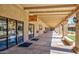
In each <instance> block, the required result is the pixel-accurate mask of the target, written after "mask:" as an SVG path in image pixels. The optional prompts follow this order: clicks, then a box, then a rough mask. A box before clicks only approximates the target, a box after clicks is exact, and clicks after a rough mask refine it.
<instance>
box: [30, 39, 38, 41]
mask: <svg viewBox="0 0 79 59" xmlns="http://www.w3.org/2000/svg"><path fill="white" fill-rule="evenodd" d="M38 40H39V39H38V38H33V39H31V41H38Z"/></svg>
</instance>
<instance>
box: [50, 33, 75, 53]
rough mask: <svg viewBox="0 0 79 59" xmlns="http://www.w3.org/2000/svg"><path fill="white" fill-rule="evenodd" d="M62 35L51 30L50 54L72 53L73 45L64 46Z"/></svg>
mask: <svg viewBox="0 0 79 59" xmlns="http://www.w3.org/2000/svg"><path fill="white" fill-rule="evenodd" d="M61 40H62V37H61V35H59V34H58V33H56V32H55V31H53V36H52V43H51V50H50V53H51V54H74V53H73V52H72V48H73V46H66V45H64V44H63V43H62V41H61Z"/></svg>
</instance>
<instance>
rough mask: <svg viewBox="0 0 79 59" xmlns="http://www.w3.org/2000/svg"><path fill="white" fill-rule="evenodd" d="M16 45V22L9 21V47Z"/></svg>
mask: <svg viewBox="0 0 79 59" xmlns="http://www.w3.org/2000/svg"><path fill="white" fill-rule="evenodd" d="M15 44H16V21H15V20H12V19H8V46H9V47H10V46H13V45H15Z"/></svg>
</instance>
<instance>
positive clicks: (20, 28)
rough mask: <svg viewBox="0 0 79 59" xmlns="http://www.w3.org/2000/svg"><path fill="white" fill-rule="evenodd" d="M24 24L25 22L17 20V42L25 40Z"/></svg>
mask: <svg viewBox="0 0 79 59" xmlns="http://www.w3.org/2000/svg"><path fill="white" fill-rule="evenodd" d="M23 28H24V24H23V22H19V21H17V43H22V42H23V36H24V32H23Z"/></svg>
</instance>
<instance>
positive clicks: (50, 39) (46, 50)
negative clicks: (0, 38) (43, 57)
mask: <svg viewBox="0 0 79 59" xmlns="http://www.w3.org/2000/svg"><path fill="white" fill-rule="evenodd" d="M38 38H39V40H38V41H37V42H34V41H28V42H32V43H33V44H32V45H31V46H29V47H18V46H14V47H12V48H9V49H8V50H5V51H2V52H0V53H4V54H6V53H8V54H22V53H23V54H53V53H54V54H59V53H64V54H69V53H73V52H72V50H71V49H72V47H70V46H64V45H63V43H62V42H61V37H60V36H59V35H58V34H57V33H56V32H55V31H53V32H52V31H49V32H48V33H45V34H42V35H41V36H39V37H38Z"/></svg>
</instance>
